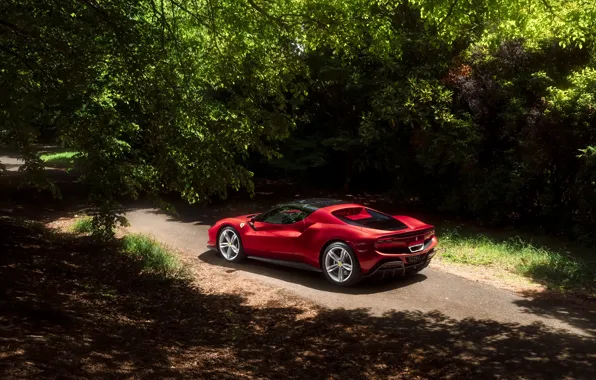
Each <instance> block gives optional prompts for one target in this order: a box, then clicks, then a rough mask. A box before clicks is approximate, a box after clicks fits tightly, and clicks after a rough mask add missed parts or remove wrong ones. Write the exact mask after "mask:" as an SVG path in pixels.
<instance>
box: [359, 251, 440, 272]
mask: <svg viewBox="0 0 596 380" xmlns="http://www.w3.org/2000/svg"><path fill="white" fill-rule="evenodd" d="M435 254H436V251H435V249H434V248H431V249H430V250H429V251H428V252H426V253H423V254H421V255H418V256H416V257H417V258H416V262H415V263H409V262H404V261H402V260H400V259H399V258H394V259H391V258H384V259H382V260H381V261H379V262H378V263H377V264H376V265H375V266H374V267H372V268H371V270H369V271H368V272H367V273H366V274H365V277H377V276H378V277H381V278H383V277H386V276H387V277H394V276H405V275H406V274H409V273H416V272H418V271H420V270H422V269H424V268H426V267H427V266H428V264H430V261H431V260H432V258H433V257H434V256H435ZM406 261H407V260H406Z"/></svg>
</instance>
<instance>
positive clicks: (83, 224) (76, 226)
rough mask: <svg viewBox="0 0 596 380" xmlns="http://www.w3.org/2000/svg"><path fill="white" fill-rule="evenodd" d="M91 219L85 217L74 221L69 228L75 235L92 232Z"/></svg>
mask: <svg viewBox="0 0 596 380" xmlns="http://www.w3.org/2000/svg"><path fill="white" fill-rule="evenodd" d="M92 220H93V219H92V218H91V217H90V216H85V217H82V218H79V219H76V220H75V221H74V223H73V224H72V226H71V229H72V231H73V232H75V233H77V234H88V233H91V232H93V223H92Z"/></svg>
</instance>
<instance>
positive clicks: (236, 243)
mask: <svg viewBox="0 0 596 380" xmlns="http://www.w3.org/2000/svg"><path fill="white" fill-rule="evenodd" d="M217 241H218V243H217V250H218V251H219V253H220V254H221V256H222V257H223V258H224V259H226V260H227V261H229V262H231V263H236V262H238V261H240V260H242V259H243V258H244V256H245V255H244V249H243V247H242V241H241V240H240V235H239V234H238V231H236V230H235V229H234V228H233V227H225V228H223V229H222V230H221V231H220V233H219V238H218V239H217Z"/></svg>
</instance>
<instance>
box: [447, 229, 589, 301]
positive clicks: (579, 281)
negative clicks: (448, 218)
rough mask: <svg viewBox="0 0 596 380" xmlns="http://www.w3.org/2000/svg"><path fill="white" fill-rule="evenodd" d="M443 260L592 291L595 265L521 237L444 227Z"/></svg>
mask: <svg viewBox="0 0 596 380" xmlns="http://www.w3.org/2000/svg"><path fill="white" fill-rule="evenodd" d="M439 240H440V245H441V247H443V248H444V249H445V250H444V252H443V254H442V258H443V259H444V260H445V261H447V262H453V263H459V264H468V265H477V266H488V267H497V268H501V269H504V270H506V271H508V272H511V273H515V274H518V275H521V276H524V277H528V278H531V279H533V280H534V281H537V282H540V283H543V284H545V285H546V286H548V287H550V288H558V289H566V290H579V291H583V292H589V293H594V292H596V265H595V264H594V262H591V263H588V262H585V261H584V260H581V259H579V258H573V257H570V256H568V255H565V254H563V253H561V252H557V251H554V250H551V249H548V248H546V247H541V246H538V245H534V244H532V243H530V242H527V241H524V240H522V239H521V238H519V237H518V238H510V239H507V240H497V239H493V238H489V237H487V236H485V235H482V234H477V235H472V236H463V235H461V234H459V233H458V232H457V231H456V230H444V231H442V233H441V235H440V236H439Z"/></svg>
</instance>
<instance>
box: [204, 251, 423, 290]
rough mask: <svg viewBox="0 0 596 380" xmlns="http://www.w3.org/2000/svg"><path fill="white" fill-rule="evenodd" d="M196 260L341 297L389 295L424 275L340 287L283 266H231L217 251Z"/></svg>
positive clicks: (253, 262)
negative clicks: (387, 293)
mask: <svg viewBox="0 0 596 380" xmlns="http://www.w3.org/2000/svg"><path fill="white" fill-rule="evenodd" d="M198 258H199V260H201V261H203V262H205V263H207V264H211V265H217V266H220V267H224V268H229V269H230V270H232V271H237V270H238V271H243V272H248V273H252V274H256V275H260V276H266V277H270V278H274V279H277V280H280V281H284V282H290V283H293V284H297V285H301V286H305V287H308V288H312V289H316V290H321V291H325V292H332V293H343V294H375V293H383V292H389V291H391V290H395V289H399V288H402V287H405V286H409V285H412V284H415V283H418V282H421V281H424V280H426V278H427V277H426V276H425V275H424V274H421V273H418V274H416V275H412V276H406V277H392V278H384V279H378V278H365V279H364V280H363V281H362V282H361V283H359V284H358V286H354V287H340V286H337V285H333V284H331V283H329V282H328V281H327V280H326V279H325V277H324V276H323V274H322V273H319V272H311V271H307V270H300V269H295V268H290V267H285V266H283V265H276V264H271V263H266V262H263V261H259V260H252V259H247V260H244V261H242V262H240V263H230V262H228V261H226V260H224V259H223V258H222V257H220V256H219V254H218V253H217V252H216V251H213V250H207V251H205V252H203V253H201V254H200V255H199V256H198Z"/></svg>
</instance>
